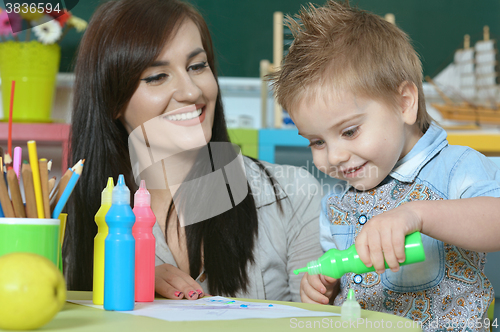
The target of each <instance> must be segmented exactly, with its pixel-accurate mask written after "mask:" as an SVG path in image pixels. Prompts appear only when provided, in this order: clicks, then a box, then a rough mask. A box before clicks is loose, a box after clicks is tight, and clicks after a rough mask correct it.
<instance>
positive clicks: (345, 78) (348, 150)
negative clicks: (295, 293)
mask: <svg viewBox="0 0 500 332" xmlns="http://www.w3.org/2000/svg"><path fill="white" fill-rule="evenodd" d="M298 18H299V20H300V21H299V20H297V21H296V20H294V19H292V18H290V17H288V24H289V26H290V28H291V30H292V31H293V33H294V36H295V41H294V43H293V45H292V46H291V48H290V50H289V53H288V55H287V56H286V58H285V59H284V63H283V66H282V68H281V70H280V71H279V72H277V73H276V74H275V75H273V76H272V77H271V81H272V82H273V86H274V89H275V94H276V97H277V99H278V101H279V103H280V104H281V105H283V107H284V108H285V109H287V110H288V111H289V113H290V116H291V117H292V119H293V121H294V122H295V124H296V125H297V127H298V129H299V134H300V135H302V136H304V137H305V138H307V139H308V140H309V141H310V146H311V150H312V154H313V159H314V163H315V165H316V166H317V167H318V168H319V169H320V170H322V171H323V172H324V173H326V174H329V175H331V176H333V177H335V178H338V179H341V180H345V181H347V185H346V187H345V189H344V190H337V192H332V193H330V194H328V195H327V196H326V197H324V199H323V201H322V216H321V220H320V227H321V238H320V242H321V245H322V247H323V250H325V251H326V250H328V249H330V248H338V249H341V250H343V249H346V248H347V247H349V246H350V245H351V244H353V243H355V245H356V249H357V251H358V253H359V257H360V259H361V260H362V261H363V262H364V263H365V264H366V265H368V266H371V265H373V266H374V267H375V268H376V271H377V273H366V274H362V275H354V274H353V273H348V274H346V275H345V276H344V277H342V278H341V279H340V280H334V279H332V278H329V277H325V276H312V275H308V274H307V273H306V275H304V277H303V279H302V282H301V289H300V292H301V299H302V301H303V302H315V303H323V304H327V303H329V302H333V303H334V304H335V305H341V304H342V303H343V301H344V299H345V297H346V294H347V291H348V290H349V289H350V288H353V289H354V290H355V292H356V298H357V300H358V302H359V303H360V304H361V307H362V308H363V309H368V310H375V311H381V312H386V313H391V314H395V315H400V316H404V317H407V318H410V319H413V320H415V321H419V322H421V323H422V326H423V329H424V330H426V331H436V330H440V329H452V330H460V331H462V330H466V329H468V330H483V329H484V323H485V321H484V318H485V317H486V316H485V315H486V311H487V309H488V307H489V305H490V303H491V301H492V300H493V298H494V292H493V288H492V286H491V284H490V282H489V281H488V279H487V278H486V276H485V275H484V273H483V269H484V264H485V257H486V254H485V252H488V251H496V250H500V241H498V235H499V234H500V222H499V219H498V218H499V216H500V200H498V198H497V197H500V170H499V169H498V168H497V167H496V166H495V165H494V164H493V163H492V162H491V161H490V160H488V159H487V158H486V157H485V156H483V155H482V154H480V153H478V152H476V151H474V150H472V149H470V148H467V147H461V146H450V145H448V142H447V140H446V132H445V131H444V130H443V129H442V128H440V127H439V126H438V125H437V124H436V123H434V122H433V121H432V119H431V118H430V116H429V115H428V114H427V111H426V107H425V100H424V95H423V92H422V68H421V63H420V60H419V58H418V55H417V54H416V52H415V50H414V49H413V47H412V46H411V44H410V42H409V40H408V37H407V36H406V34H405V33H404V32H403V31H401V30H400V29H398V28H397V27H396V26H395V25H393V24H391V23H388V22H386V21H385V20H383V19H382V18H380V17H378V16H377V15H374V14H371V13H367V12H365V11H362V10H359V9H356V8H352V7H350V6H349V4H348V3H347V4H343V3H337V2H334V1H329V2H328V3H327V4H326V5H325V6H323V7H319V8H317V7H315V6H313V5H311V6H309V7H308V8H307V9H306V8H304V9H302V11H301V12H300V13H299V15H298ZM299 22H300V23H299ZM414 231H420V232H421V233H422V234H423V235H422V238H423V243H424V248H425V251H426V261H425V262H423V263H418V264H413V265H407V266H402V267H399V263H400V262H403V261H404V260H405V254H404V237H405V235H406V234H409V233H412V232H414ZM424 234H425V235H424ZM384 258H385V260H386V261H387V264H388V265H389V267H390V270H387V271H385V272H384V270H385V267H384Z"/></svg>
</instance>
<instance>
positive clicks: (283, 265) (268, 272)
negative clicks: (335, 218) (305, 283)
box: [153, 157, 323, 302]
mask: <svg viewBox="0 0 500 332" xmlns="http://www.w3.org/2000/svg"><path fill="white" fill-rule="evenodd" d="M244 161H245V163H244V165H245V171H246V176H247V180H248V183H249V184H250V188H251V190H252V194H253V195H254V200H255V204H256V207H257V214H258V218H259V228H258V237H257V239H256V241H255V248H254V257H255V263H254V264H249V265H248V266H247V272H248V277H249V281H250V284H249V287H248V288H247V292H246V293H242V292H239V293H237V294H236V297H240V298H253V299H266V300H280V301H297V302H299V301H300V293H299V291H300V280H301V279H302V276H303V274H302V273H301V274H299V275H294V273H293V270H295V269H297V268H301V267H305V266H306V264H307V262H309V261H311V260H315V259H318V258H319V257H320V256H321V255H322V254H323V251H322V249H321V246H320V244H319V213H320V208H321V206H320V205H321V191H320V186H319V183H318V181H317V180H316V179H315V178H314V177H313V176H312V175H311V174H310V173H309V172H307V171H306V170H305V169H302V168H299V167H294V166H289V165H276V164H270V163H267V162H262V164H263V165H264V167H265V168H266V169H267V170H268V171H269V172H270V173H271V175H273V177H274V179H275V180H277V182H278V183H279V186H277V189H278V197H279V199H280V201H281V205H282V207H283V213H281V212H280V210H279V208H278V205H277V203H276V196H275V193H274V191H273V187H272V185H271V183H270V181H269V180H268V179H267V176H266V174H265V173H264V172H263V171H262V170H261V169H260V168H259V166H258V165H257V164H256V163H255V162H254V161H252V160H251V159H249V158H246V157H244ZM153 234H154V236H155V238H156V265H161V264H165V263H168V264H172V265H174V266H176V267H177V264H176V262H175V260H174V258H173V256H172V253H171V252H170V250H169V248H168V246H167V243H166V242H165V234H163V233H162V231H161V228H160V226H159V225H158V223H156V224H155V226H154V228H153ZM196 281H197V282H198V283H199V284H200V285H201V286H202V287H203V290H204V291H205V292H206V293H209V290H208V283H207V279H206V278H205V274H204V273H201V274H200V276H199V277H198V278H197V279H196ZM211 295H223V294H211Z"/></svg>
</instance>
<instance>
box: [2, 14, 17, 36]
mask: <svg viewBox="0 0 500 332" xmlns="http://www.w3.org/2000/svg"><path fill="white" fill-rule="evenodd" d="M9 18H10V19H9ZM13 31H15V32H19V31H21V17H20V16H19V15H18V14H16V13H11V14H10V15H9V14H7V12H6V11H3V12H1V13H0V36H8V35H10V34H13Z"/></svg>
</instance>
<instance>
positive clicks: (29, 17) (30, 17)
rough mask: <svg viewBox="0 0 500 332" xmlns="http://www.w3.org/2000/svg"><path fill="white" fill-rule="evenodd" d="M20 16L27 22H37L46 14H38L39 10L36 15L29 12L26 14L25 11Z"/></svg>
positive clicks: (20, 12)
mask: <svg viewBox="0 0 500 332" xmlns="http://www.w3.org/2000/svg"><path fill="white" fill-rule="evenodd" d="M19 15H21V17H22V18H24V19H25V20H26V21H35V20H38V19H40V18H41V17H42V16H43V15H45V14H44V13H43V12H42V13H40V12H38V10H36V11H35V12H34V13H32V12H31V11H29V10H28V11H27V12H26V13H23V11H22V10H20V11H19Z"/></svg>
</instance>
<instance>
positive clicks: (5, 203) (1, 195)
mask: <svg viewBox="0 0 500 332" xmlns="http://www.w3.org/2000/svg"><path fill="white" fill-rule="evenodd" d="M0 204H2V210H3V213H4V215H5V217H7V218H15V217H16V215H15V214H14V209H13V208H12V203H11V201H10V198H9V191H8V190H7V184H6V183H5V178H4V177H3V174H2V175H1V176H0Z"/></svg>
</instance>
